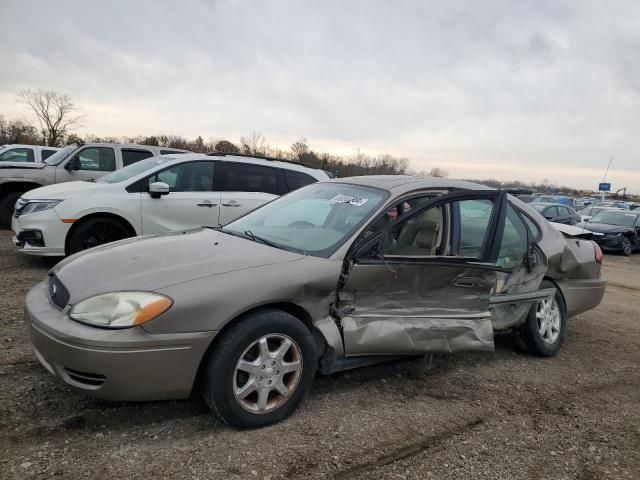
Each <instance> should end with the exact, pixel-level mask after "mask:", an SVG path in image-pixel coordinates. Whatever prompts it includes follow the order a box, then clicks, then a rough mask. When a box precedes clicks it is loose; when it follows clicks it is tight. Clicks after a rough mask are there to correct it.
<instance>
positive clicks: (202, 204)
mask: <svg viewBox="0 0 640 480" xmlns="http://www.w3.org/2000/svg"><path fill="white" fill-rule="evenodd" d="M197 205H198V206H199V207H209V208H211V207H217V206H218V204H217V203H212V202H209V201H204V202H202V203H198V204H197Z"/></svg>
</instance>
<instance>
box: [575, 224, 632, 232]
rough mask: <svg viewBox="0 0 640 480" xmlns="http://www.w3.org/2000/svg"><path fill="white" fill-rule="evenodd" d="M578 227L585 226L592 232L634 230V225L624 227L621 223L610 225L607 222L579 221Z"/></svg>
mask: <svg viewBox="0 0 640 480" xmlns="http://www.w3.org/2000/svg"><path fill="white" fill-rule="evenodd" d="M576 227H579V228H582V227H585V228H587V229H589V230H591V231H592V232H600V233H626V232H633V227H624V226H620V225H609V224H607V223H591V222H589V223H585V222H582V223H578V224H577V225H576Z"/></svg>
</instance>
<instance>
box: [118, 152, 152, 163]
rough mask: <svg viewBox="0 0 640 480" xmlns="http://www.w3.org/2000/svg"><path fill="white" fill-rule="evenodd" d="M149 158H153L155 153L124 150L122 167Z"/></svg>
mask: <svg viewBox="0 0 640 480" xmlns="http://www.w3.org/2000/svg"><path fill="white" fill-rule="evenodd" d="M149 157H153V153H151V152H150V151H149V150H134V149H130V148H123V149H122V165H123V166H125V167H128V166H129V165H132V164H134V163H137V162H139V161H140V160H144V159H145V158H149Z"/></svg>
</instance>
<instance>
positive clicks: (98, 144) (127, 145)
mask: <svg viewBox="0 0 640 480" xmlns="http://www.w3.org/2000/svg"><path fill="white" fill-rule="evenodd" d="M76 145H77V144H76ZM78 146H79V147H120V148H156V149H158V150H172V151H174V152H185V153H191V152H190V151H189V150H185V149H184V148H173V147H159V146H158V145H141V144H139V143H109V142H85V143H83V144H82V145H78Z"/></svg>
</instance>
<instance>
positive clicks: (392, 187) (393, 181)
mask: <svg viewBox="0 0 640 480" xmlns="http://www.w3.org/2000/svg"><path fill="white" fill-rule="evenodd" d="M330 181H331V182H334V183H350V184H353V185H362V186H364V187H374V188H381V189H383V190H387V191H389V192H392V193H393V194H394V195H398V194H402V193H405V192H410V191H413V190H425V189H438V188H441V189H460V190H494V189H493V188H491V187H487V186H486V185H481V184H479V183H473V182H467V181H465V180H456V179H453V178H442V177H420V176H416V175H367V176H361V177H341V178H334V179H332V180H330Z"/></svg>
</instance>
